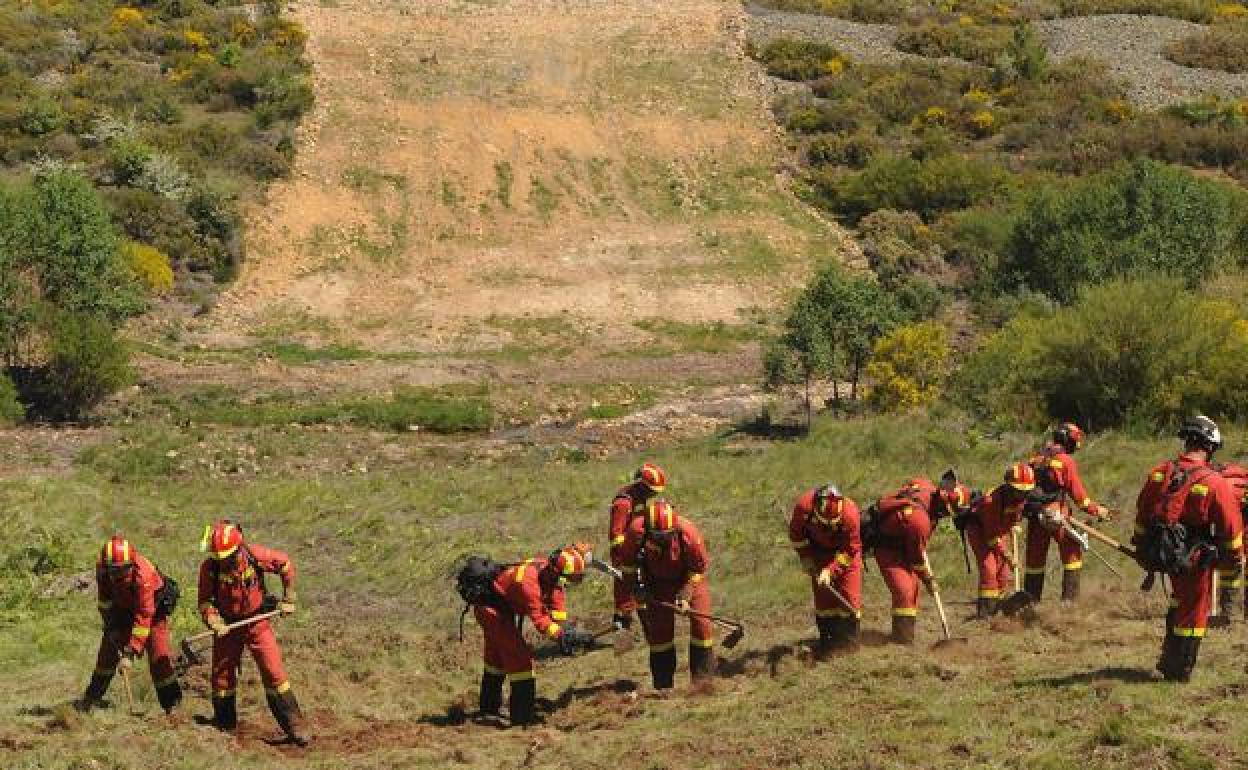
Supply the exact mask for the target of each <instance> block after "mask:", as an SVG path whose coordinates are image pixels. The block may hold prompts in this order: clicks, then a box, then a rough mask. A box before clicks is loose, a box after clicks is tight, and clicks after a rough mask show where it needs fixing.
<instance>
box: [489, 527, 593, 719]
mask: <svg viewBox="0 0 1248 770" xmlns="http://www.w3.org/2000/svg"><path fill="white" fill-rule="evenodd" d="M590 558H591V554H590V549H589V546H588V545H584V544H580V545H577V546H569V547H567V548H563V549H560V550H558V551H555V552H554V553H552V554H551V555H550V557H549V558H547V559H540V558H533V559H527V560H525V561H523V562H521V563H519V564H514V565H512V566H509V567H506V568H504V569H503V570H502V571H501V572H499V574H498V577H496V578H495V579H494V584H493V591H492V599H491V600H490V601H487V602H485V603H482V604H477V605H474V606H473V614H474V616H475V617H476V619H477V624H478V625H480V626H481V630H482V632H483V633H484V635H485V654H484V657H485V672H484V673H483V674H482V677H481V701H480V705H481V713H482V714H485V715H494V716H497V715H498V713H499V711H500V709H501V708H502V705H503V682H510V683H511V702H510V704H509V705H510V708H511V712H510V713H511V723H512V724H513V725H529V724H533V723H534V722H536V721H537V680H536V678H535V677H534V672H533V651H532V650H530V649H529V645H528V643H526V642H525V641H524V636H523V634H522V627H523V623H524V620H525V619H526V618H527V619H528V621H529V622H530V623H532V624H533V628H535V629H536V630H537V632H538V633H539V634H542V635H543V636H545V637H547V638H549V639H551V640H553V641H556V642H558V643H559V645H560V647H561V648H562V649H563V650H564V652H565V653H570V652H572V651H573V650H574V649H576V648H577V647H587V646H590V645H592V643H593V637H592V635H590V634H589V632H587V631H582V630H581V629H578V628H576V627H575V626H574V625H572V624H571V623H569V622H567V618H568V614H567V604H566V599H565V596H564V590H565V587H566V586H568V585H570V584H571V585H575V584H578V583H580V582H581V580H582V579H583V578H584V577H585V565H586V563H587V562H588V561H589V559H590Z"/></svg>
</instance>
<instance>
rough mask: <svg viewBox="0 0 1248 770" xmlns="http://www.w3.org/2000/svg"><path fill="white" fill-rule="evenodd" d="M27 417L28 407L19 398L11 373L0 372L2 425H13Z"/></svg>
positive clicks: (0, 417)
mask: <svg viewBox="0 0 1248 770" xmlns="http://www.w3.org/2000/svg"><path fill="white" fill-rule="evenodd" d="M24 419H26V407H24V406H22V402H21V401H20V400H19V399H18V395H17V386H15V385H14V384H13V380H12V378H11V377H9V375H7V374H5V373H3V372H0V426H6V427H11V426H13V425H16V424H18V423H19V422H21V421H22V420H24Z"/></svg>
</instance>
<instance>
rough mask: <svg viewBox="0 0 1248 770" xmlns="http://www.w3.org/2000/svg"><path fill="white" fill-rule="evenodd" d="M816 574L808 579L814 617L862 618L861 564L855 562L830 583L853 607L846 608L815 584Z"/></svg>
mask: <svg viewBox="0 0 1248 770" xmlns="http://www.w3.org/2000/svg"><path fill="white" fill-rule="evenodd" d="M817 576H818V573H816V574H815V575H812V576H811V578H810V590H811V592H812V593H814V595H815V617H818V618H860V617H862V562H861V561H857V562H854V563H853V564H852V565H850V566H849V567H847V568H846V569H844V570H843V571H842V572H841V574H840V575H839V576H838V577H837V578H836V579H835V580H833V581H832V587H833V588H835V589H836V590H837V592H838V593H839V594H840V595H841V596H843V597H844V598H845V599H846V600H848V601H849V603H850V604H851V605H852V606H853V609H852V610H851V609H849V608H847V607H846V606H845V605H844V604H843V603H841V600H840V599H837V598H836V597H835V596H833V594H832V592H831V591H829V590H828V589H826V588H824V587H823V586H821V585H819V584H818V583H816V582H815V580H816V578H817Z"/></svg>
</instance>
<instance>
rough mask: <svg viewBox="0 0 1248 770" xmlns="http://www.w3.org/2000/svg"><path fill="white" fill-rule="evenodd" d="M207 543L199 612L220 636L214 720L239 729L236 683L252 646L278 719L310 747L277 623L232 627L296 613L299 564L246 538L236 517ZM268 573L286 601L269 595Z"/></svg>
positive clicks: (211, 531)
mask: <svg viewBox="0 0 1248 770" xmlns="http://www.w3.org/2000/svg"><path fill="white" fill-rule="evenodd" d="M201 546H202V548H203V549H204V550H205V551H207V552H208V558H207V559H205V560H204V561H203V563H202V564H200V565H199V614H200V616H201V617H202V618H203V621H204V624H205V625H207V626H208V627H209V628H211V629H212V630H213V632H215V634H216V636H215V637H214V639H213V642H212V718H213V723H214V724H215V725H216V726H217V727H218V728H220V729H222V730H233V729H235V728H236V727H238V709H237V705H236V703H237V699H236V693H235V687H236V686H237V684H238V667H239V664H240V663H241V661H242V657H243V649H244V648H246V649H247V650H248V651H250V652H251V656H252V657H253V658H254V659H255V661H256V667H257V668H258V669H260V678H261V680H262V681H263V682H264V694H265V699H266V700H267V701H268V704H269V711H271V712H272V713H273V718H274V719H275V720H276V721H277V724H278V726H280V727H281V728H282V731H283V732H284V733H285V734H286V737H287V739H289V740H290V741H291V742H292V743H295V744H298V745H304V744H305V743H306V742H307V741H306V740H305V739H304V738H303V736H302V735H300V732H299V723H300V722H301V721H302V720H303V712H302V711H301V710H300V709H299V702H298V701H297V700H295V694H294V692H293V691H292V690H291V689H290V680H289V679H288V678H287V677H286V669H285V668H284V667H283V666H282V651H281V649H280V648H279V647H278V646H277V636H276V635H274V633H273V626H272V624H270V623H269V621H268V619H265V620H258V621H255V622H252V623H247V624H246V625H241V626H239V627H237V628H233V629H229V628H227V626H229V625H232V624H235V623H239V622H242V621H246V620H248V619H250V618H254V617H255V616H257V615H261V614H264V613H265V612H270V611H272V610H274V609H276V610H277V611H280V612H281V614H282V615H290V614H292V613H294V611H295V565H294V563H293V562H292V561H291V560H290V557H288V556H287V555H286V554H285V553H282V552H281V551H277V550H274V549H272V548H265V547H264V546H262V545H256V544H254V543H245V542H243V530H242V528H241V527H239V526H238V525H237V524H235V523H233V522H231V521H219V522H217V523H216V524H213V525H212V526H211V527H208V528H207V531H205V533H204V540H203V542H202V543H201ZM265 574H274V575H277V576H279V577H280V578H281V580H282V598H281V599H280V600H274V599H273V597H270V596H269V595H268V591H267V589H266V587H265V584H264V576H265Z"/></svg>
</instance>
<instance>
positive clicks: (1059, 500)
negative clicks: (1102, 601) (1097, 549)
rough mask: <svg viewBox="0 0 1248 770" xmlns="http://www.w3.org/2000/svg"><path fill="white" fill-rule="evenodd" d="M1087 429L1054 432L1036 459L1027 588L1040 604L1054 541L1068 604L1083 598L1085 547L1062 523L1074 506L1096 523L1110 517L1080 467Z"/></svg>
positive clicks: (1065, 427)
mask: <svg viewBox="0 0 1248 770" xmlns="http://www.w3.org/2000/svg"><path fill="white" fill-rule="evenodd" d="M1083 440H1084V434H1083V430H1082V429H1081V428H1080V427H1079V426H1078V425H1075V424H1074V423H1072V422H1066V423H1062V424H1061V425H1059V426H1057V429H1056V430H1054V431H1053V440H1052V441H1050V442H1049V443H1047V444H1045V445H1044V448H1043V449H1041V450H1040V453H1039V454H1037V455H1036V456H1035V457H1033V458H1031V466H1032V468H1033V469H1034V470H1035V471H1036V489H1035V491H1033V492H1032V495H1031V500H1030V501H1029V503H1028V506H1027V519H1028V521H1027V556H1026V561H1027V569H1026V571H1025V572H1024V573H1023V589H1024V590H1025V591H1027V593H1029V594H1031V596H1032V598H1033V599H1035V600H1036V601H1040V596H1041V594H1043V593H1044V572H1045V562H1046V561H1048V558H1049V543H1051V542H1055V543H1057V550H1058V554H1059V555H1060V556H1061V557H1062V600H1063V601H1074V600H1075V599H1077V598H1079V576H1080V575H1081V574H1082V569H1083V549H1082V547H1081V546H1080V544H1079V541H1078V540H1076V539H1075V538H1074V537H1073V536H1072V535H1071V533H1070V531H1069V530H1068V529H1067V528H1066V527H1064V526H1062V525H1061V521H1062V520H1067V521H1069V519H1070V518H1071V516H1072V515H1073V513H1074V506H1078V507H1079V508H1081V509H1082V510H1083V511H1084V513H1086V514H1088V515H1089V516H1091V517H1093V518H1095V519H1104V518H1107V517H1108V515H1109V511H1108V510H1107V509H1106V508H1105V507H1104V506H1102V505H1099V504H1097V503H1094V502H1092V498H1091V497H1089V496H1088V491H1087V489H1085V488H1084V486H1083V479H1082V478H1080V476H1079V465H1078V464H1077V463H1076V462H1075V458H1074V457H1072V456H1071V455H1073V454H1074V453H1075V452H1076V451H1077V450H1078V449H1079V448H1080V447H1082V446H1083ZM1046 506H1050V507H1052V510H1051V511H1050V514H1049V516H1047V517H1046V516H1044V515H1041V514H1042V512H1043V511H1044V509H1045V507H1046Z"/></svg>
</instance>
